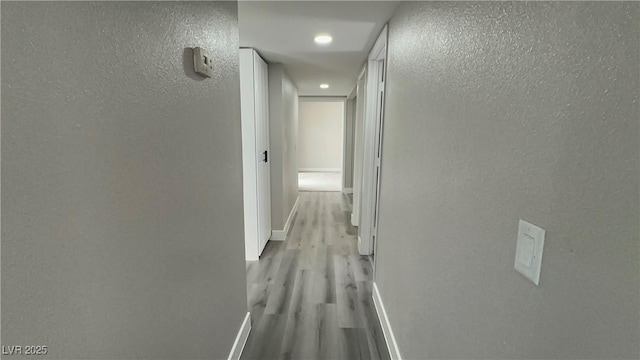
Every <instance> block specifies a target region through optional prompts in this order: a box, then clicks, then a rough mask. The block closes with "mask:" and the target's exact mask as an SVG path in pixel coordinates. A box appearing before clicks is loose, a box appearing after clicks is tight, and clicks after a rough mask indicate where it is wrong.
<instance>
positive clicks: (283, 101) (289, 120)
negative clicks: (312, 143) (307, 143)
mask: <svg viewBox="0 0 640 360" xmlns="http://www.w3.org/2000/svg"><path fill="white" fill-rule="evenodd" d="M269 141H270V143H269V147H270V151H271V225H272V228H273V230H283V229H284V225H285V223H286V221H287V218H288V217H289V213H290V212H291V210H292V209H293V205H294V204H295V202H296V199H297V198H298V169H297V161H298V160H297V156H298V153H297V151H296V149H297V142H298V89H297V88H296V86H295V84H294V83H293V82H292V81H291V79H290V78H289V75H287V73H286V72H285V71H284V67H283V66H282V64H269Z"/></svg>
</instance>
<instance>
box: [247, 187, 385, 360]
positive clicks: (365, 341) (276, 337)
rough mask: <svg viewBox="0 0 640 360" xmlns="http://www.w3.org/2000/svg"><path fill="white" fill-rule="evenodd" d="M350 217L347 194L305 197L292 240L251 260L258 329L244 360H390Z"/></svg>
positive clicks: (249, 270)
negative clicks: (258, 259)
mask: <svg viewBox="0 0 640 360" xmlns="http://www.w3.org/2000/svg"><path fill="white" fill-rule="evenodd" d="M350 213H351V200H350V199H349V197H347V196H345V195H343V194H341V193H336V192H302V193H300V206H299V209H298V213H297V216H296V218H295V221H294V224H293V227H292V229H291V232H290V234H289V235H288V236H287V238H286V240H285V241H283V242H279V241H270V242H269V243H268V244H267V246H266V248H265V250H264V252H263V254H262V257H261V259H260V261H259V262H249V263H247V279H248V280H247V284H248V285H247V293H248V298H249V299H248V300H249V310H250V312H251V317H252V326H253V329H252V330H251V333H250V336H249V339H248V340H247V344H246V346H245V349H244V352H243V356H242V359H389V353H388V351H387V347H386V344H385V341H384V337H383V334H382V329H381V328H380V325H379V321H378V318H377V315H376V310H375V308H374V305H373V300H372V298H371V288H372V281H373V269H372V268H371V264H370V262H369V260H368V258H367V257H361V256H360V255H359V254H358V249H357V243H356V242H357V239H356V236H357V235H356V234H357V230H356V229H355V228H354V227H352V226H351V225H350V222H349V215H350Z"/></svg>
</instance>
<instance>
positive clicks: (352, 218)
mask: <svg viewBox="0 0 640 360" xmlns="http://www.w3.org/2000/svg"><path fill="white" fill-rule="evenodd" d="M351 225H353V226H358V219H357V218H356V217H355V216H353V213H351Z"/></svg>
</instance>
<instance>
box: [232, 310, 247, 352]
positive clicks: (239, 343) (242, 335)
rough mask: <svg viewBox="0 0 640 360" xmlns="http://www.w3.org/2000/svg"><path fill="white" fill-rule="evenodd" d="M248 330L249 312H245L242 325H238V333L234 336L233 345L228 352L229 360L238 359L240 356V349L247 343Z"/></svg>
mask: <svg viewBox="0 0 640 360" xmlns="http://www.w3.org/2000/svg"><path fill="white" fill-rule="evenodd" d="M250 332H251V313H247V315H246V316H245V317H244V321H243V322H242V325H241V326H240V330H239V331H238V335H237V336H236V341H235V342H234V343H233V347H232V348H231V351H230V352H229V360H240V356H242V350H244V345H245V344H246V343H247V339H248V338H249V333H250Z"/></svg>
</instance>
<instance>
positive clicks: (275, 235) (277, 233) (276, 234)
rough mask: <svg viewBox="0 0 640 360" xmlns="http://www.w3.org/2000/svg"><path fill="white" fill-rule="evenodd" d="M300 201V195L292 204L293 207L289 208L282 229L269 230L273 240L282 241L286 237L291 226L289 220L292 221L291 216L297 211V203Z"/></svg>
mask: <svg viewBox="0 0 640 360" xmlns="http://www.w3.org/2000/svg"><path fill="white" fill-rule="evenodd" d="M299 202H300V197H299V196H298V198H297V199H296V203H295V204H293V208H291V212H290V213H289V217H288V218H287V222H286V223H285V224H284V229H282V230H273V231H272V232H271V239H270V240H275V241H282V240H284V239H286V238H287V234H288V233H289V228H290V227H291V222H292V221H293V216H294V215H295V214H296V211H298V203H299Z"/></svg>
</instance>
